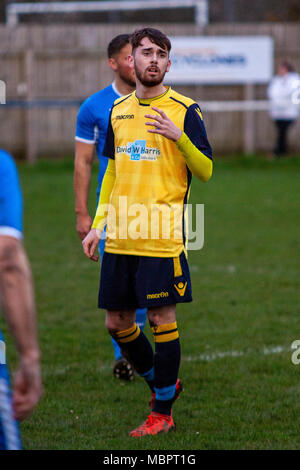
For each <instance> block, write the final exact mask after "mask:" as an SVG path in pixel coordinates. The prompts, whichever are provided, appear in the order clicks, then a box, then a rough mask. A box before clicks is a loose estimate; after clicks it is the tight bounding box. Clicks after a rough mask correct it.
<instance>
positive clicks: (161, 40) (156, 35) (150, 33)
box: [130, 28, 171, 52]
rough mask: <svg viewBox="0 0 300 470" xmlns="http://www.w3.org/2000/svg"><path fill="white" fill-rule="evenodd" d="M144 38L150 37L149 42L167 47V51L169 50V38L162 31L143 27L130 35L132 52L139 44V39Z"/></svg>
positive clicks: (163, 47)
mask: <svg viewBox="0 0 300 470" xmlns="http://www.w3.org/2000/svg"><path fill="white" fill-rule="evenodd" d="M144 38H148V39H150V41H151V42H153V43H154V44H156V45H157V46H159V47H161V48H162V49H167V50H168V52H170V50H171V41H170V39H169V38H168V37H167V36H166V35H165V34H164V33H162V32H161V31H159V29H155V28H143V29H137V30H136V31H134V33H133V34H132V35H131V37H130V42H131V45H132V52H133V51H134V50H135V49H136V48H137V47H138V46H139V45H140V43H141V40H142V39H144Z"/></svg>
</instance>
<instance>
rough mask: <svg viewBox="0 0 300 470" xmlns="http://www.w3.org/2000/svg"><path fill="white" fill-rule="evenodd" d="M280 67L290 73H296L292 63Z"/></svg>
mask: <svg viewBox="0 0 300 470" xmlns="http://www.w3.org/2000/svg"><path fill="white" fill-rule="evenodd" d="M280 67H284V68H285V69H286V70H287V71H288V72H295V67H294V66H293V65H292V64H291V63H290V62H287V61H284V62H282V63H281V64H280Z"/></svg>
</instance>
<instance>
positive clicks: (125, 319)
mask: <svg viewBox="0 0 300 470" xmlns="http://www.w3.org/2000/svg"><path fill="white" fill-rule="evenodd" d="M133 323H134V312H133V313H132V312H127V311H125V310H124V311H119V312H117V311H107V313H106V320H105V327H106V329H107V331H108V333H109V334H110V335H111V336H113V337H114V336H115V335H116V333H118V332H119V331H123V330H126V329H128V328H130V327H131V326H133Z"/></svg>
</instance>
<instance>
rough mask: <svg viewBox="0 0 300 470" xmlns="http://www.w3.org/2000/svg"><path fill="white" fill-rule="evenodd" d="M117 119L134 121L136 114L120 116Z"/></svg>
mask: <svg viewBox="0 0 300 470" xmlns="http://www.w3.org/2000/svg"><path fill="white" fill-rule="evenodd" d="M116 119H134V114H118V115H117V116H116Z"/></svg>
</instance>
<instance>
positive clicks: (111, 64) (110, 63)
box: [108, 57, 118, 72]
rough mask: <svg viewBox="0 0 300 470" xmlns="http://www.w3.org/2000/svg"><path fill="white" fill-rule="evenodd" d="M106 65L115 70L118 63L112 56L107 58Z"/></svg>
mask: <svg viewBox="0 0 300 470" xmlns="http://www.w3.org/2000/svg"><path fill="white" fill-rule="evenodd" d="M108 65H109V66H110V68H111V69H112V70H113V71H114V72H115V71H116V70H117V68H118V64H117V62H116V59H114V58H113V57H110V58H109V59H108Z"/></svg>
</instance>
